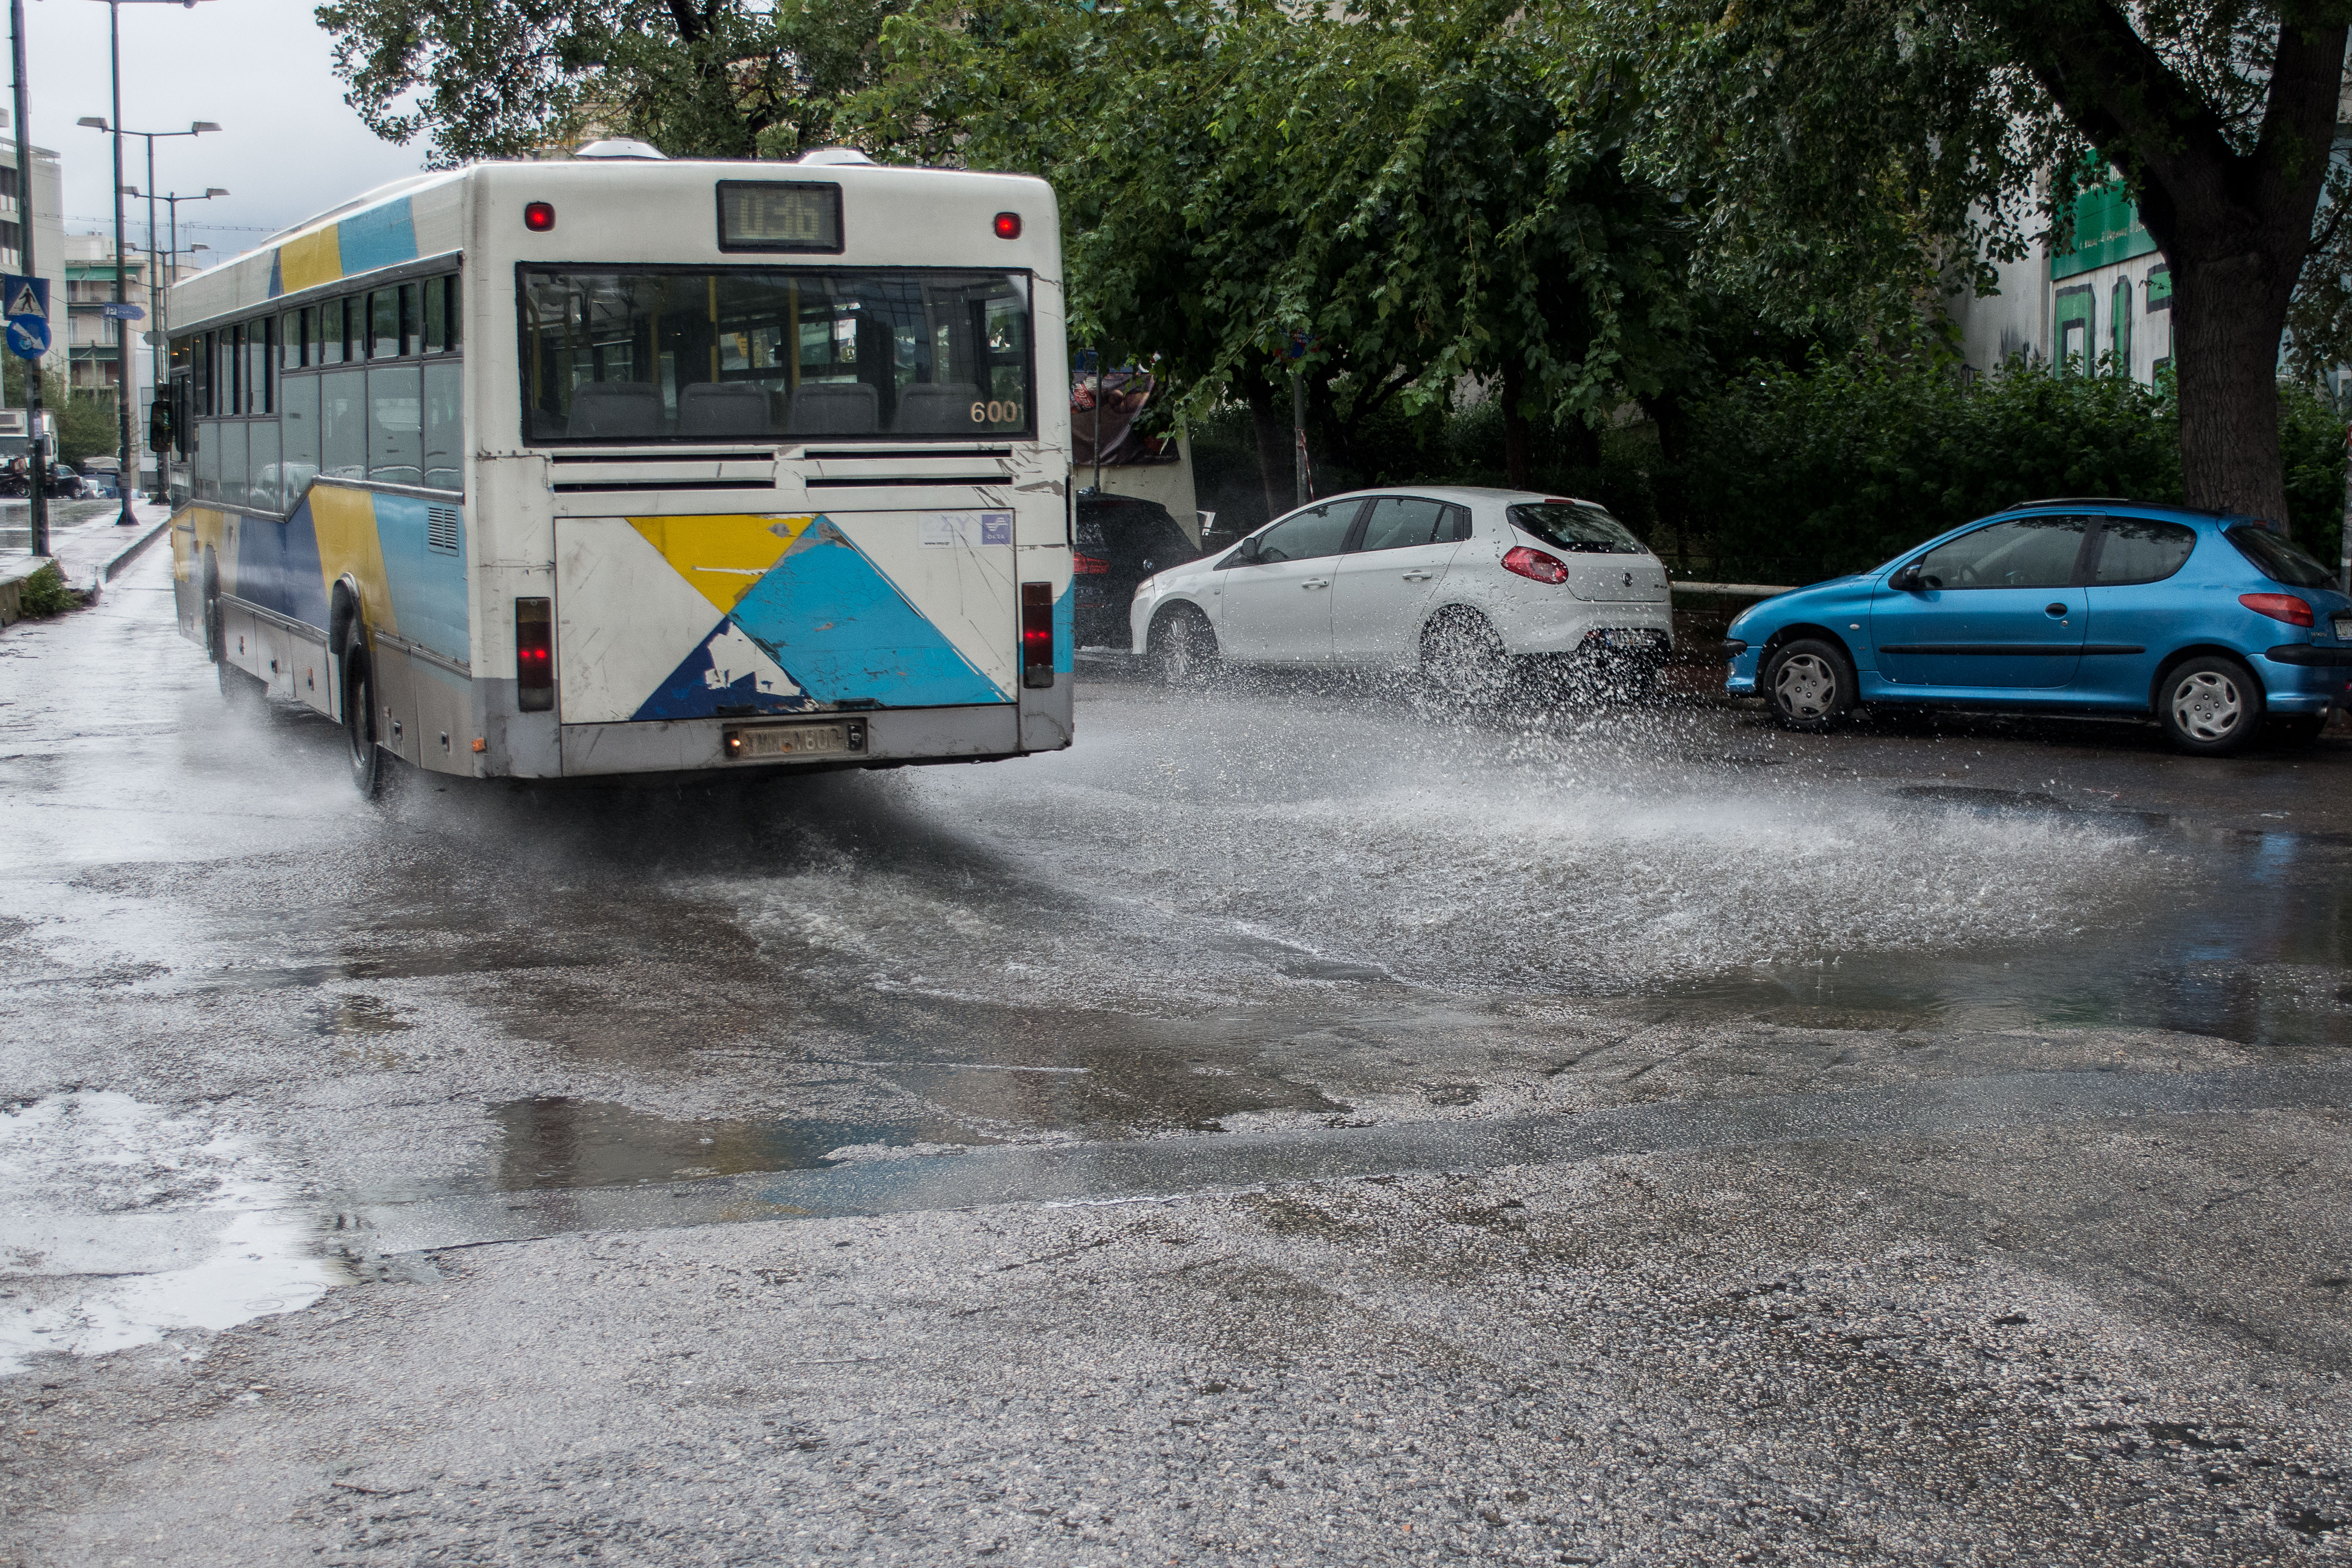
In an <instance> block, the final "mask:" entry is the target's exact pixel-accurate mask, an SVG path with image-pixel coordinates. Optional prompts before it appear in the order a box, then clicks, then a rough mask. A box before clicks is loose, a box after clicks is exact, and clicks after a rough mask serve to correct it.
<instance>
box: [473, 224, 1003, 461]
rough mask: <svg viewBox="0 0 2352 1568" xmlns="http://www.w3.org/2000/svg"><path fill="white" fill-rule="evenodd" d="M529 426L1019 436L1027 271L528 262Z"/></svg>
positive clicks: (740, 434)
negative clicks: (549, 265) (562, 265)
mask: <svg viewBox="0 0 2352 1568" xmlns="http://www.w3.org/2000/svg"><path fill="white" fill-rule="evenodd" d="M518 273H519V277H518V286H519V288H520V318H521V331H522V374H523V389H522V391H523V410H524V412H523V421H524V429H523V438H524V439H525V440H526V441H528V442H531V443H533V444H545V443H549V442H598V443H611V444H634V443H640V442H660V441H734V440H758V439H760V438H762V437H783V438H793V439H798V438H801V437H819V438H823V439H826V440H855V439H856V438H858V437H867V436H872V437H893V438H898V439H904V438H906V437H931V438H934V439H946V438H951V437H997V438H1002V437H1008V436H1026V435H1030V434H1034V431H1035V429H1036V409H1035V399H1034V395H1033V393H1034V385H1033V381H1034V377H1033V374H1032V369H1031V363H1030V361H1031V354H1030V330H1029V279H1028V276H1027V274H1025V273H1019V272H991V271H981V270H977V269H973V270H948V269H944V268H869V269H856V270H853V269H847V268H749V267H745V268H629V269H619V268H535V267H524V268H518Z"/></svg>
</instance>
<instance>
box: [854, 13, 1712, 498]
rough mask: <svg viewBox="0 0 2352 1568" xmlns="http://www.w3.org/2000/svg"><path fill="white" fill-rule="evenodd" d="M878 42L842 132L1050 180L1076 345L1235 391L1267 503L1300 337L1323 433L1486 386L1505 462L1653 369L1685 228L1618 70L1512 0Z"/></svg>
mask: <svg viewBox="0 0 2352 1568" xmlns="http://www.w3.org/2000/svg"><path fill="white" fill-rule="evenodd" d="M885 47H886V50H887V54H888V57H889V65H888V68H887V71H886V72H885V73H884V75H883V77H882V79H881V80H880V81H879V82H878V83H877V86H876V87H875V88H874V89H871V90H870V91H868V92H866V93H865V94H863V95H861V96H860V97H859V98H858V99H857V100H855V102H854V104H853V106H852V108H851V110H849V113H850V115H851V117H852V118H853V119H854V120H855V121H856V123H857V125H858V126H859V129H860V134H861V137H862V139H863V140H865V141H866V143H867V144H868V145H870V146H874V147H877V148H889V149H892V150H894V151H895V152H896V153H898V155H901V156H910V157H918V158H920V159H922V160H923V161H926V162H931V163H943V162H950V161H952V162H961V163H969V164H971V165H974V166H982V167H997V168H1015V169H1023V170H1026V171H1029V172H1032V173H1035V174H1041V175H1044V176H1045V177H1046V178H1047V179H1049V180H1051V181H1052V182H1053V184H1054V185H1055V190H1056V192H1057V193H1058V195H1059V196H1060V200H1061V206H1062V218H1063V227H1064V237H1065V246H1064V256H1065V260H1066V268H1067V271H1068V275H1069V279H1070V290H1069V296H1068V309H1069V319H1070V326H1071V331H1072V334H1073V336H1074V338H1076V340H1077V341H1079V342H1088V343H1092V344H1095V345H1097V346H1099V347H1101V348H1102V349H1104V350H1105V351H1106V352H1108V353H1111V354H1113V355H1132V354H1150V355H1154V356H1157V360H1158V363H1159V366H1160V369H1161V370H1162V371H1163V373H1165V374H1167V375H1168V376H1169V377H1170V379H1171V380H1172V381H1173V382H1175V383H1176V384H1178V385H1179V386H1180V387H1181V388H1182V389H1183V390H1184V391H1185V392H1187V393H1189V394H1190V395H1191V397H1192V400H1193V401H1194V402H1195V404H1196V405H1197V404H1199V403H1201V402H1204V401H1206V400H1208V399H1211V398H1213V397H1216V396H1219V395H1226V394H1231V395H1234V396H1236V397H1238V398H1239V399H1240V400H1241V401H1242V402H1244V404H1246V405H1248V406H1249V408H1250V410H1251V414H1252V416H1253V425H1254V427H1255V430H1256V433H1257V437H1258V448H1259V456H1260V468H1261V474H1262V477H1263V479H1264V482H1265V488H1266V490H1267V495H1268V504H1269V507H1270V508H1271V507H1273V506H1274V505H1275V504H1276V496H1277V493H1278V492H1279V491H1280V490H1281V489H1286V488H1287V479H1286V476H1287V472H1288V468H1289V458H1288V449H1289V439H1288V429H1287V425H1288V421H1287V420H1286V418H1285V417H1284V416H1283V410H1282V409H1281V407H1280V403H1281V395H1280V393H1279V391H1278V390H1277V388H1278V386H1279V384H1280V382H1281V380H1282V379H1283V377H1284V375H1285V364H1286V361H1285V359H1284V358H1283V356H1284V355H1285V354H1286V353H1287V352H1288V351H1289V350H1290V349H1291V348H1292V346H1293V345H1294V344H1297V343H1304V344H1305V345H1306V350H1305V353H1304V356H1303V359H1302V360H1301V362H1300V363H1301V368H1302V371H1303V373H1304V374H1307V376H1309V378H1310V379H1311V383H1312V387H1313V394H1314V400H1315V403H1316V405H1317V407H1318V414H1319V415H1320V416H1321V418H1320V420H1319V421H1318V423H1321V424H1323V425H1325V426H1328V427H1331V428H1335V429H1337V430H1338V431H1339V432H1340V433H1341V437H1342V439H1343V440H1345V439H1347V438H1348V434H1349V432H1352V431H1356V430H1360V429H1362V428H1363V427H1364V426H1365V422H1366V421H1367V420H1368V419H1370V417H1372V416H1374V415H1376V414H1377V413H1378V412H1379V411H1380V410H1381V409H1382V408H1384V407H1387V406H1390V405H1392V404H1402V405H1408V406H1422V405H1428V404H1430V403H1432V402H1442V401H1443V400H1444V399H1445V398H1446V397H1447V396H1448V395H1450V393H1451V390H1452V388H1453V386H1454V384H1455V383H1456V382H1457V380H1458V379H1459V378H1461V377H1463V376H1465V375H1477V376H1487V377H1494V378H1497V379H1499V380H1500V381H1501V383H1502V386H1503V396H1504V398H1505V401H1506V405H1507V410H1508V412H1509V414H1510V416H1511V417H1512V419H1513V420H1514V421H1515V422H1516V425H1517V430H1518V432H1519V437H1518V440H1517V461H1516V463H1515V468H1518V469H1521V470H1523V469H1524V468H1525V467H1526V462H1527V458H1528V454H1527V451H1526V447H1527V445H1528V438H1529V437H1528V433H1529V431H1530V430H1531V429H1532V428H1534V427H1536V426H1537V425H1538V424H1539V425H1540V426H1542V427H1545V428H1549V427H1551V426H1553V425H1554V424H1555V423H1556V422H1557V421H1560V420H1563V419H1565V420H1567V421H1569V422H1570V427H1571V428H1573V429H1581V428H1582V421H1583V420H1585V419H1586V418H1587V417H1590V416H1596V415H1598V414H1599V413H1600V412H1601V411H1602V410H1605V409H1606V408H1608V407H1610V406H1612V405H1614V403H1616V402H1617V401H1620V400H1622V398H1623V397H1624V396H1626V395H1628V394H1629V393H1630V392H1635V391H1639V390H1640V389H1641V388H1642V387H1643V386H1644V385H1645V384H1648V382H1649V381H1651V380H1653V379H1654V378H1655V376H1656V375H1657V374H1658V367H1659V365H1660V363H1662V362H1663V361H1664V359H1666V358H1668V357H1670V354H1669V353H1668V352H1667V351H1668V350H1669V348H1670V346H1671V344H1672V341H1673V339H1674V335H1675V321H1676V311H1677V310H1678V298H1679V293H1678V290H1679V280H1680V272H1681V264H1680V258H1679V241H1678V238H1677V236H1678V235H1679V234H1680V233H1681V231H1682V230H1684V229H1685V228H1686V227H1687V226H1688V225H1687V222H1686V220H1685V218H1684V217H1683V216H1682V215H1681V213H1680V211H1679V208H1678V206H1677V205H1676V204H1675V203H1674V202H1673V201H1672V200H1671V199H1670V198H1669V197H1667V196H1665V195H1663V194H1661V193H1660V192H1658V191H1657V190H1655V189H1654V188H1653V187H1651V186H1650V185H1648V184H1645V183H1644V182H1643V181H1641V180H1640V179H1638V178H1636V177H1635V176H1633V174H1630V173H1629V171H1628V170H1627V168H1626V163H1625V157H1624V149H1625V139H1626V134H1627V132H1629V131H1630V130H1631V128H1632V126H1633V119H1632V116H1631V114H1630V112H1629V99H1628V95H1627V93H1626V91H1625V89H1623V87H1622V84H1621V83H1620V82H1619V80H1618V79H1616V78H1615V77H1614V76H1613V75H1612V73H1611V72H1610V71H1609V70H1607V69H1605V68H1601V66H1600V65H1599V64H1596V63H1584V64H1580V65H1576V66H1564V65H1562V64H1561V63H1560V61H1561V57H1562V54H1563V52H1564V51H1563V50H1562V49H1561V48H1559V47H1557V46H1556V44H1555V43H1554V42H1553V41H1552V40H1549V39H1548V38H1547V37H1545V36H1544V35H1543V33H1542V30H1541V26H1540V24H1539V23H1538V21H1536V20H1535V19H1533V18H1531V17H1529V16H1528V15H1527V13H1526V12H1525V10H1524V8H1523V7H1521V6H1518V5H1515V4H1508V3H1505V0H1454V3H1452V4H1441V5H1416V6H1411V7H1405V6H1396V7H1387V6H1381V7H1377V8H1373V9H1369V10H1366V11H1363V12H1360V13H1351V14H1339V13H1336V12H1334V11H1332V10H1330V9H1328V8H1324V7H1313V6H1308V7H1282V6H1276V5H1265V4H1258V5H1222V4H1215V3H1213V0H1142V3H1139V4H1134V5H1123V6H1120V7H1118V8H1117V9H1116V10H1106V11H1102V12H1086V11H1080V10H1078V9H1077V8H1076V7H1073V6H1070V5H1064V4H1060V3H1058V0H1009V3H1006V4H1000V5H991V6H988V7H985V8H984V9H978V10H975V9H971V8H969V7H964V6H959V5H953V4H951V3H950V0H939V3H936V4H934V5H929V6H926V7H923V8H920V9H919V10H917V11H915V12H913V13H910V14H909V15H908V16H905V17H901V18H898V19H897V20H895V21H893V22H892V23H891V24H889V25H888V26H887V28H886V31H885Z"/></svg>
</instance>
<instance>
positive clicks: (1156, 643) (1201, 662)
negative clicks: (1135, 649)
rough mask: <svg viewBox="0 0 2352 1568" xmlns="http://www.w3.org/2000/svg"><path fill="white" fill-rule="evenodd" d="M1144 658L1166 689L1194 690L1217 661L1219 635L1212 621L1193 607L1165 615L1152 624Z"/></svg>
mask: <svg viewBox="0 0 2352 1568" xmlns="http://www.w3.org/2000/svg"><path fill="white" fill-rule="evenodd" d="M1143 657H1144V658H1145V659H1146V660H1147V661H1148V662H1149V663H1150V666H1151V673H1152V675H1153V676H1154V677H1155V678H1156V679H1158V680H1159V682H1160V685H1162V686H1190V685H1192V683H1193V682H1195V681H1197V680H1199V679H1201V678H1202V676H1204V675H1206V674H1207V673H1208V671H1209V664H1210V661H1211V660H1213V659H1214V658H1216V657H1217V634H1216V630H1215V628H1214V627H1213V626H1210V625H1209V621H1208V617H1207V616H1203V615H1202V614H1201V612H1200V611H1198V610H1196V609H1193V608H1192V606H1191V605H1178V606H1176V607H1175V608H1173V609H1170V610H1166V611H1163V612H1162V613H1161V614H1160V618H1159V619H1158V620H1156V621H1154V622H1152V623H1151V637H1150V641H1149V642H1147V643H1146V644H1145V645H1144V655H1143Z"/></svg>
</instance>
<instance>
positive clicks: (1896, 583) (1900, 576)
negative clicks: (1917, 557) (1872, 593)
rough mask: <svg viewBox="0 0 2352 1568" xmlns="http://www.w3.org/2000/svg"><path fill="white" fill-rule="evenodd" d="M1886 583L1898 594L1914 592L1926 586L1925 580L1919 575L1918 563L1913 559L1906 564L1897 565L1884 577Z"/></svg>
mask: <svg viewBox="0 0 2352 1568" xmlns="http://www.w3.org/2000/svg"><path fill="white" fill-rule="evenodd" d="M1886 585H1887V586H1888V587H1890V588H1892V589H1894V590H1895V592H1896V593H1898V594H1916V593H1917V592H1918V591H1919V590H1920V589H1922V588H1925V587H1927V579H1926V578H1925V577H1922V576H1921V575H1919V563H1917V562H1916V561H1914V562H1912V563H1910V564H1908V565H1906V566H1897V567H1896V568H1895V571H1894V574H1892V575H1890V576H1889V577H1888V578H1887V579H1886Z"/></svg>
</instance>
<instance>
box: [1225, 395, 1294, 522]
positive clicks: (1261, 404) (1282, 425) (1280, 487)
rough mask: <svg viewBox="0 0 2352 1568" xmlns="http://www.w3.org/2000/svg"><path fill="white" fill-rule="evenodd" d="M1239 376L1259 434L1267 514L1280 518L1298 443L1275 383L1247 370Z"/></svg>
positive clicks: (1259, 474)
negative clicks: (1277, 393)
mask: <svg viewBox="0 0 2352 1568" xmlns="http://www.w3.org/2000/svg"><path fill="white" fill-rule="evenodd" d="M1238 379H1239V380H1240V382H1241V390H1242V401H1243V402H1244V403H1246V404H1248V405H1249V411H1250V429H1251V430H1252V431H1253V432H1254V433H1255V435H1256V437H1257V477H1258V482H1259V483H1260V484H1262V485H1264V486H1265V515H1266V516H1267V517H1269V518H1276V517H1280V516H1281V515H1282V514H1283V513H1284V512H1286V511H1288V510H1290V493H1291V489H1292V488H1293V487H1292V484H1291V452H1292V450H1293V448H1294V447H1296V446H1297V443H1296V442H1295V441H1294V440H1293V439H1292V438H1291V434H1290V421H1289V420H1288V419H1287V418H1286V417H1285V415H1286V413H1287V410H1286V409H1282V408H1280V407H1278V406H1277V405H1276V401H1275V390H1274V384H1273V383H1272V382H1270V381H1268V380H1266V379H1265V377H1264V376H1262V375H1251V374H1248V373H1247V372H1244V373H1243V374H1242V375H1241V376H1240V377H1239V378H1238Z"/></svg>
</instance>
